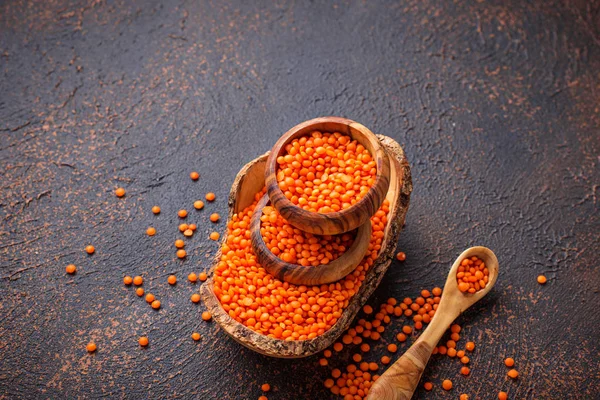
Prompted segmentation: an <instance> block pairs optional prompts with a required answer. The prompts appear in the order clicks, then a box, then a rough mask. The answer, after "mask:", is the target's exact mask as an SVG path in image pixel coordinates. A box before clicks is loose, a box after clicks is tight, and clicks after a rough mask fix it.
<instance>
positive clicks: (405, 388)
mask: <svg viewBox="0 0 600 400" xmlns="http://www.w3.org/2000/svg"><path fill="white" fill-rule="evenodd" d="M457 316H458V315H457V314H455V313H447V314H438V313H436V314H435V316H434V317H433V320H432V321H431V323H430V324H429V326H428V327H427V329H425V331H424V332H423V333H422V334H421V336H419V338H418V339H417V340H416V341H415V343H413V345H412V346H410V348H409V349H408V350H407V351H406V353H404V354H403V355H402V357H400V358H399V359H398V360H397V361H396V362H395V363H394V364H393V365H392V366H391V367H389V368H388V369H387V371H385V373H384V374H383V375H381V376H380V377H379V379H377V381H376V382H375V384H374V385H373V386H372V387H371V389H369V396H368V397H367V400H375V399H377V400H409V399H410V398H411V397H412V395H413V393H414V392H415V389H416V388H417V385H418V384H419V380H420V379H421V375H422V374H423V371H424V370H425V366H426V365H427V362H428V361H429V358H430V357H431V352H432V351H433V348H434V347H435V346H436V345H437V344H438V342H439V341H440V339H441V338H442V335H443V334H444V332H446V330H447V329H448V326H450V324H451V323H452V321H454V320H455V319H456V317H457ZM436 317H437V318H436Z"/></svg>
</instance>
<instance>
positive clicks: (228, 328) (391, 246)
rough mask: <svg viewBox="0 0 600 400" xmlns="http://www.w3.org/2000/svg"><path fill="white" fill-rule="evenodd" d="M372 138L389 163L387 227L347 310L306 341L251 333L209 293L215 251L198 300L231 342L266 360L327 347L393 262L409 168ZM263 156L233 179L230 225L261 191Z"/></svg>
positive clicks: (394, 147)
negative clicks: (370, 264) (266, 357)
mask: <svg viewBox="0 0 600 400" xmlns="http://www.w3.org/2000/svg"><path fill="white" fill-rule="evenodd" d="M377 138H378V139H379V140H380V141H381V144H382V145H383V146H384V148H385V149H386V151H387V152H388V153H389V155H390V156H391V159H392V160H391V161H392V163H391V165H392V168H391V175H390V177H391V180H390V190H389V192H388V194H387V198H388V199H390V212H389V214H388V224H387V225H386V229H385V233H384V238H383V242H382V244H381V250H380V253H379V256H378V257H377V259H376V260H375V262H374V263H373V265H372V266H371V268H370V269H369V271H367V274H366V276H365V280H364V281H363V282H362V284H361V286H360V288H359V290H358V292H357V293H356V294H355V295H354V296H353V297H352V299H351V300H350V302H349V305H348V307H347V308H346V309H344V311H343V312H342V315H341V317H340V318H339V320H338V321H337V322H336V324H335V325H334V326H333V327H332V328H331V329H330V330H328V331H327V332H325V333H324V334H322V335H320V336H317V337H316V338H314V339H310V340H302V341H299V340H296V341H285V340H280V339H273V338H270V337H268V336H266V335H261V334H259V333H256V332H254V331H253V330H251V329H249V328H248V327H246V326H244V325H243V324H241V323H239V322H237V321H236V320H235V319H233V318H231V316H229V314H228V313H227V312H226V311H225V310H224V309H223V307H222V306H221V303H220V302H219V299H217V297H216V295H215V294H214V292H213V289H212V288H213V275H214V270H215V267H216V265H217V264H218V262H219V260H220V258H221V251H220V250H219V251H218V252H217V254H216V256H215V261H214V263H213V266H212V268H211V269H210V271H209V278H208V279H207V280H206V282H204V283H203V284H202V286H201V287H200V294H201V295H202V300H203V301H204V304H205V305H206V308H207V309H208V311H209V312H210V313H211V314H212V316H213V319H214V320H215V321H216V322H217V323H218V324H219V326H220V327H221V328H222V329H223V330H224V331H225V333H226V334H227V335H229V336H230V337H232V338H233V339H234V340H235V341H237V342H238V343H240V344H242V345H243V346H245V347H247V348H249V349H251V350H254V351H256V352H257V353H260V354H263V355H267V356H271V357H278V358H300V357H308V356H310V355H313V354H315V353H318V352H319V351H322V350H324V349H325V348H327V347H328V346H330V345H331V344H332V343H333V342H334V341H335V340H336V339H337V338H338V337H339V336H340V335H341V334H342V333H343V332H344V331H346V330H347V329H348V327H349V326H350V324H351V323H352V320H353V319H354V317H355V316H356V314H357V313H358V311H359V310H360V308H361V307H362V306H363V304H364V303H365V302H366V301H367V299H368V298H369V296H371V294H372V293H373V291H374V290H375V289H376V288H377V286H378V285H379V283H380V282H381V279H382V278H383V276H384V274H385V272H386V271H387V270H388V268H389V266H390V264H391V262H392V259H393V258H394V251H395V249H396V244H397V242H398V236H399V235H400V231H401V230H402V228H403V226H404V220H405V218H406V212H407V211H408V207H409V203H410V194H411V192H412V178H411V173H410V165H409V163H408V160H407V159H406V156H405V154H404V151H403V150H402V148H401V147H400V145H399V144H398V143H396V141H394V140H393V139H392V138H390V137H387V136H382V135H377ZM267 156H268V153H266V154H264V155H262V156H260V157H258V158H256V159H255V160H253V161H250V162H249V163H248V164H246V165H245V166H244V167H243V168H242V169H241V170H240V172H239V173H238V174H237V176H236V178H235V180H234V182H233V185H232V188H231V192H230V194H229V214H228V218H229V219H231V217H232V216H233V214H235V213H237V212H238V211H241V210H243V209H244V208H246V207H248V206H249V205H251V204H252V203H253V202H254V196H255V195H256V193H257V192H259V191H260V190H261V189H262V188H263V187H264V183H265V181H264V179H265V175H264V169H265V166H266V161H267ZM226 240H227V235H226V234H225V235H223V239H222V242H224V241H226Z"/></svg>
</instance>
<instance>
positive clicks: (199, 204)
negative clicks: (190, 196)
mask: <svg viewBox="0 0 600 400" xmlns="http://www.w3.org/2000/svg"><path fill="white" fill-rule="evenodd" d="M194 208H195V209H196V210H202V209H203V208H204V202H203V201H202V200H196V201H195V202H194Z"/></svg>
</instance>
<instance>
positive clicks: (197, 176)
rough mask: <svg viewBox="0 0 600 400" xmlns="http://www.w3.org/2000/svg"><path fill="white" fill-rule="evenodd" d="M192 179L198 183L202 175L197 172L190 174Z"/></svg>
mask: <svg viewBox="0 0 600 400" xmlns="http://www.w3.org/2000/svg"><path fill="white" fill-rule="evenodd" d="M190 178H192V180H193V181H197V180H198V178H200V174H199V173H197V172H196V171H193V172H190Z"/></svg>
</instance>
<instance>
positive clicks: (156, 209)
mask: <svg viewBox="0 0 600 400" xmlns="http://www.w3.org/2000/svg"><path fill="white" fill-rule="evenodd" d="M152 212H153V213H154V214H160V207H159V206H154V207H152Z"/></svg>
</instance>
